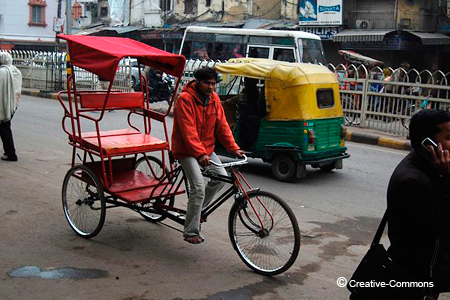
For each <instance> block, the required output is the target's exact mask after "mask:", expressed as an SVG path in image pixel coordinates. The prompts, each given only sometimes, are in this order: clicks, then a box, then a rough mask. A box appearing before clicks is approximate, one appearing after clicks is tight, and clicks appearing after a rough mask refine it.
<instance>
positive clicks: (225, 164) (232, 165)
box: [209, 154, 248, 168]
mask: <svg viewBox="0 0 450 300" xmlns="http://www.w3.org/2000/svg"><path fill="white" fill-rule="evenodd" d="M242 156H243V158H244V159H243V160H238V161H232V162H229V163H224V164H219V163H216V162H215V161H213V160H210V161H209V162H210V163H211V164H212V165H215V166H217V167H222V168H229V167H234V166H239V165H244V164H246V163H247V160H248V158H247V156H246V155H245V154H242Z"/></svg>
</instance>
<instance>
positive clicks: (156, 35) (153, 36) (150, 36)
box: [141, 31, 161, 40]
mask: <svg viewBox="0 0 450 300" xmlns="http://www.w3.org/2000/svg"><path fill="white" fill-rule="evenodd" d="M160 38H161V33H160V32H157V31H153V32H143V33H141V39H143V40H157V39H160Z"/></svg>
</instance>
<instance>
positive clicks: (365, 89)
mask: <svg viewBox="0 0 450 300" xmlns="http://www.w3.org/2000/svg"><path fill="white" fill-rule="evenodd" d="M368 82H369V79H368V78H367V77H366V78H365V79H364V81H363V94H362V99H361V119H360V123H359V126H360V127H362V128H364V127H366V110H367V103H369V101H368V99H367V92H368V89H369V86H370V85H369V84H368Z"/></svg>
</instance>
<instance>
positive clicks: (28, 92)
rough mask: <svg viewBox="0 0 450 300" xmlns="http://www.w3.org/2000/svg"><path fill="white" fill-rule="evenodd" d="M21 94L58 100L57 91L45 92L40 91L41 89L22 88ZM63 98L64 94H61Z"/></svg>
mask: <svg viewBox="0 0 450 300" xmlns="http://www.w3.org/2000/svg"><path fill="white" fill-rule="evenodd" d="M22 95H27V96H33V97H40V98H47V99H53V100H58V93H52V92H45V91H41V90H23V89H22ZM63 98H64V96H63Z"/></svg>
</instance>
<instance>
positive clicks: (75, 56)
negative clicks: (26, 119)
mask: <svg viewBox="0 0 450 300" xmlns="http://www.w3.org/2000/svg"><path fill="white" fill-rule="evenodd" d="M57 37H59V38H61V39H64V40H66V41H67V45H68V47H69V54H70V61H71V63H72V64H73V65H74V66H77V67H80V68H83V69H85V70H87V71H89V72H92V73H94V74H97V75H98V76H99V77H100V78H102V79H106V80H113V79H114V74H115V73H116V70H117V66H118V64H119V61H120V60H121V59H122V58H124V57H127V56H130V57H134V58H137V60H138V62H140V63H142V64H144V65H147V66H150V67H154V68H156V69H159V70H161V71H163V72H166V73H167V74H170V75H173V76H176V77H181V75H182V74H183V70H184V66H185V62H186V58H185V57H184V56H182V55H176V54H172V53H169V52H166V51H163V50H160V49H157V48H154V47H151V46H149V45H147V44H144V43H141V42H138V41H135V40H132V39H128V38H120V37H106V36H81V35H64V34H58V35H57Z"/></svg>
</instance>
